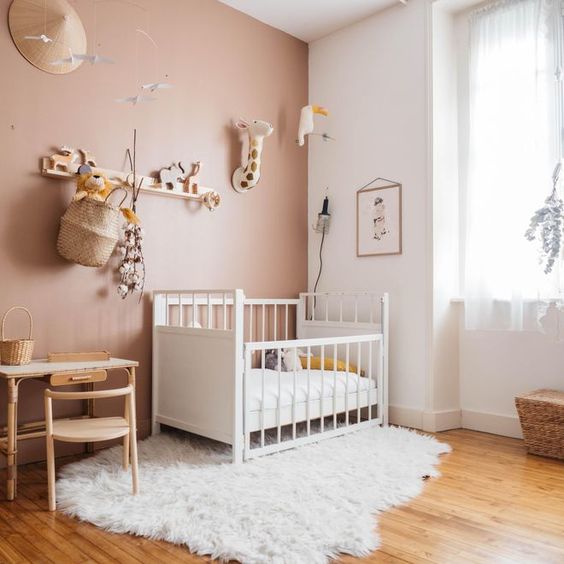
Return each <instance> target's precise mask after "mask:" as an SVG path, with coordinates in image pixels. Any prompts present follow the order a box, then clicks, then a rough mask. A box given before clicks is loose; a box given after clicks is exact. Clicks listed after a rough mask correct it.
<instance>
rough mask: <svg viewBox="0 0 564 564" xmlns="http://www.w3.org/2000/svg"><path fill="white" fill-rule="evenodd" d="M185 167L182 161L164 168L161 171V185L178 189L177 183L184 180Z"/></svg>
mask: <svg viewBox="0 0 564 564" xmlns="http://www.w3.org/2000/svg"><path fill="white" fill-rule="evenodd" d="M184 172H185V171H184V168H183V166H182V163H181V162H178V163H172V165H171V166H169V167H168V168H162V169H161V172H160V173H159V176H160V179H161V187H162V188H164V189H165V190H169V186H170V187H171V188H170V189H171V190H176V183H177V182H178V181H180V182H184Z"/></svg>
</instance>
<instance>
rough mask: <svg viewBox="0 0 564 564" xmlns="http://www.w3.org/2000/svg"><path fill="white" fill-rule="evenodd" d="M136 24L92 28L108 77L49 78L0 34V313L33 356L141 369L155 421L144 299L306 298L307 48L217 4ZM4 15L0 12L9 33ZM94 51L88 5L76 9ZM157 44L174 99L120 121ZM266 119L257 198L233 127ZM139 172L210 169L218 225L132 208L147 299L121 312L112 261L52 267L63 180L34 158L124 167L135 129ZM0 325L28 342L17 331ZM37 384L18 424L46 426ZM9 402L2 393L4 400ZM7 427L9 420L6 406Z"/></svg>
mask: <svg viewBox="0 0 564 564" xmlns="http://www.w3.org/2000/svg"><path fill="white" fill-rule="evenodd" d="M140 3H141V4H142V5H143V6H145V7H146V8H147V9H148V10H149V11H148V15H147V16H145V15H140V14H137V13H135V11H133V13H132V11H131V8H129V7H128V6H127V5H123V4H120V3H115V4H105V5H104V8H103V10H102V9H100V8H99V14H98V33H97V35H98V43H99V53H100V54H104V55H107V56H111V57H113V58H115V59H116V61H117V64H115V65H99V66H90V65H87V64H83V66H82V67H81V68H79V69H78V70H77V71H75V72H74V73H71V74H69V75H64V76H54V75H50V74H47V73H44V72H42V71H40V70H38V69H36V68H35V67H33V66H32V65H30V64H29V63H28V62H27V61H26V60H25V59H24V58H23V57H22V56H21V55H20V54H19V52H18V51H17V49H16V48H15V46H14V45H13V43H12V40H11V38H10V34H9V30H8V28H7V25H6V24H4V25H3V27H2V30H1V31H0V68H1V69H2V76H3V87H2V95H1V103H0V127H1V128H2V134H1V135H0V170H2V174H3V181H2V189H1V190H2V203H1V205H0V235H1V237H2V242H3V244H2V245H1V246H0V313H2V312H4V311H5V310H6V309H8V307H10V306H11V305H14V304H22V305H25V306H26V307H29V308H30V309H31V311H32V312H33V316H34V321H35V339H36V355H35V356H42V355H45V354H46V353H47V352H48V351H61V350H63V351H72V350H95V349H108V350H110V351H111V352H112V354H113V355H115V356H122V357H129V358H134V359H137V360H139V362H140V363H141V367H140V369H139V371H138V390H139V391H138V416H139V420H140V426H141V428H142V429H144V430H145V431H146V430H147V429H148V425H147V422H148V420H149V418H150V389H151V385H150V380H151V369H150V362H151V307H150V292H151V290H153V289H157V288H158V289H164V288H171V289H174V288H179V287H182V288H190V287H209V288H214V287H221V288H235V287H239V288H243V289H244V290H245V292H246V293H247V295H249V296H270V297H281V296H295V295H296V294H297V293H298V292H299V291H301V290H303V289H305V288H306V285H307V152H306V151H305V150H303V149H300V148H298V147H297V145H296V144H295V142H294V139H295V136H296V134H295V130H296V128H297V121H298V116H299V110H300V108H301V106H303V105H305V104H306V103H307V100H308V48H307V45H306V44H305V43H302V42H301V41H299V40H297V39H294V38H292V37H290V36H288V35H286V34H284V33H282V32H280V31H277V30H275V29H273V28H271V27H269V26H267V25H264V24H262V23H260V22H258V21H257V20H254V19H252V18H250V17H248V16H246V15H243V14H241V13H239V12H237V11H235V10H233V9H231V8H229V7H227V6H225V5H223V4H221V3H219V2H216V1H215V0H166V1H159V2H156V1H152V2H151V1H148V0H146V1H145V2H140ZM8 7H9V3H8V2H5V3H3V4H2V7H1V8H0V21H3V22H6V21H7V10H8ZM77 9H78V10H79V13H80V15H81V18H82V19H83V22H84V24H85V26H86V28H87V31H88V32H89V40H92V29H91V26H92V20H93V14H92V13H91V12H92V8H91V5H90V4H88V3H79V4H78V6H77ZM147 22H148V30H149V32H150V33H151V34H152V36H153V37H154V38H155V40H156V41H157V43H158V44H159V61H158V67H159V74H160V76H159V77H157V78H162V75H164V74H167V75H168V80H169V81H170V82H172V83H174V88H173V89H171V90H166V91H162V92H160V93H158V101H157V102H153V103H149V104H140V105H138V106H135V107H130V106H126V105H122V104H117V103H115V102H114V99H115V98H119V97H124V96H129V95H132V94H134V93H135V92H136V78H135V77H136V71H135V49H136V47H135V41H136V39H135V32H134V31H133V30H134V28H135V26H140V27H143V26H145V25H147ZM139 47H140V52H141V55H142V57H143V58H144V60H143V62H142V63H140V66H139V80H140V81H142V82H152V81H154V80H155V74H156V73H155V72H153V70H154V69H155V68H156V66H157V61H156V60H155V55H154V52H152V51H151V50H150V49H148V47H147V46H146V45H144V44H143V42H141V43H140V44H139ZM239 116H246V117H248V118H259V119H266V120H268V121H271V122H272V123H273V124H274V127H275V132H274V134H273V135H272V136H271V137H270V138H268V139H267V140H266V142H265V152H264V156H263V165H264V166H263V173H262V174H263V175H262V178H261V182H260V184H259V186H258V187H257V188H255V189H254V190H253V191H251V192H250V193H248V194H243V195H241V194H237V193H236V192H234V191H233V189H232V188H231V187H230V177H231V173H232V170H233V168H235V166H236V164H237V159H238V158H239V154H240V148H239V144H238V139H237V135H236V134H235V132H234V130H233V129H232V127H231V120H232V119H233V118H236V117H239ZM134 127H136V128H137V131H138V158H137V162H138V170H139V172H141V173H145V174H146V173H149V172H151V171H155V170H158V169H159V168H161V167H163V166H168V165H170V164H171V162H172V161H173V160H174V161H177V160H181V161H183V162H184V163H186V164H188V163H190V162H192V161H196V160H201V161H203V163H204V166H203V171H202V177H201V180H202V183H203V184H205V185H206V186H209V187H212V188H214V189H216V190H218V191H219V192H220V194H221V196H222V205H221V207H220V208H219V209H218V210H217V211H216V212H214V213H209V212H208V211H207V210H205V209H200V208H199V206H197V205H195V204H193V203H188V202H185V201H183V200H177V199H173V198H163V197H158V196H154V195H150V194H142V196H141V199H140V202H139V206H138V214H139V215H140V217H141V219H142V221H143V224H144V226H145V229H146V233H147V234H146V240H145V246H144V252H145V258H146V263H147V282H146V293H145V297H144V299H143V300H142V303H140V304H139V303H138V301H137V298H135V297H133V298H129V299H127V300H125V301H122V300H121V299H120V298H119V297H118V296H117V294H116V291H115V286H116V283H115V277H114V268H115V266H116V260H115V258H114V259H113V260H112V262H111V264H110V265H109V266H108V267H106V268H103V269H88V268H84V267H81V266H77V265H73V264H70V263H67V262H66V261H64V260H63V259H62V258H60V257H59V256H58V255H57V252H56V249H55V243H56V238H57V231H58V224H59V218H60V216H61V214H62V213H63V212H64V210H65V207H66V205H67V204H68V202H69V200H70V197H71V195H72V193H73V191H74V186H73V184H72V183H71V182H61V181H58V180H53V179H49V178H44V177H42V176H41V175H40V174H39V159H40V157H42V156H44V155H48V154H50V152H51V151H52V149H53V148H56V147H57V146H60V145H63V144H67V145H71V146H73V147H83V148H88V149H90V150H91V151H92V152H93V153H94V154H95V155H96V156H97V158H98V161H99V163H100V164H102V165H103V166H106V167H108V168H114V169H122V168H123V167H124V155H125V149H126V148H127V147H128V146H130V144H131V140H132V132H133V128H134ZM12 321H13V323H10V327H9V330H10V332H11V334H16V333H18V332H19V331H23V330H24V323H23V317H22V318H21V319H20V318H19V317H18V316H17V315H16V316H14V318H13V320H12ZM42 386H43V384H40V383H36V382H26V383H24V384H23V385H22V389H21V395H20V400H21V402H20V405H19V415H20V421H26V420H30V419H35V418H40V417H42V404H41V396H42V394H41V390H42ZM0 392H3V390H0ZM0 417H1V418H2V420H5V407H4V405H3V404H2V405H0ZM20 454H21V456H20V461H25V460H31V459H37V458H40V457H41V456H42V445H41V442H40V441H39V442H38V441H29V442H26V443H25V444H22V447H21V448H20Z"/></svg>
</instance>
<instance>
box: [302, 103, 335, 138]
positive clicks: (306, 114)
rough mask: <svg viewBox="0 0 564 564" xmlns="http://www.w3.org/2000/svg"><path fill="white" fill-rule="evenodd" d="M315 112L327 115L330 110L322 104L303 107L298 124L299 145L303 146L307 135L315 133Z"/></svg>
mask: <svg viewBox="0 0 564 564" xmlns="http://www.w3.org/2000/svg"><path fill="white" fill-rule="evenodd" d="M313 114H320V115H322V116H327V115H329V112H328V111H327V110H326V109H325V108H322V107H321V106H304V107H303V108H302V111H301V113H300V124H299V126H298V145H299V146H300V147H303V145H304V143H305V136H306V135H309V134H310V133H313Z"/></svg>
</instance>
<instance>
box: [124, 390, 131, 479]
mask: <svg viewBox="0 0 564 564" xmlns="http://www.w3.org/2000/svg"><path fill="white" fill-rule="evenodd" d="M125 419H126V421H127V422H128V423H129V425H130V428H131V423H130V420H129V401H128V400H127V398H126V400H125ZM130 434H131V433H129V434H127V435H125V437H123V469H124V470H127V469H128V468H129V442H130V440H131V439H130V437H129V435H130Z"/></svg>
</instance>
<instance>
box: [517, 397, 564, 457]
mask: <svg viewBox="0 0 564 564" xmlns="http://www.w3.org/2000/svg"><path fill="white" fill-rule="evenodd" d="M515 405H516V407H517V412H518V413H519V419H520V421H521V428H522V429H523V438H524V439H525V445H526V446H527V449H528V451H529V452H530V453H531V454H540V455H541V456H549V457H551V458H560V459H564V392H557V391H555V390H535V391H534V392H530V393H528V394H523V395H520V396H517V397H516V398H515Z"/></svg>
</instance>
